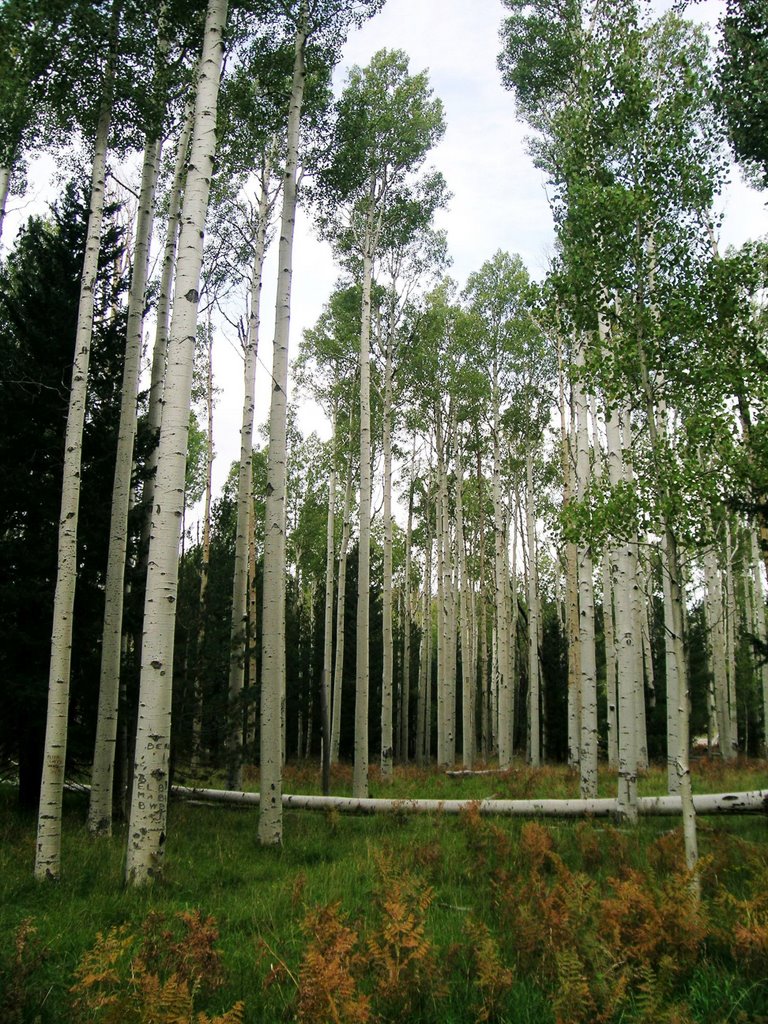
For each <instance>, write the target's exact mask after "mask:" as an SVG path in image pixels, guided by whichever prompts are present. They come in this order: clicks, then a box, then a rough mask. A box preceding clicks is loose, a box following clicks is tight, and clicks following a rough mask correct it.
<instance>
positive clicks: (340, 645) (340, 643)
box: [331, 455, 352, 764]
mask: <svg viewBox="0 0 768 1024" xmlns="http://www.w3.org/2000/svg"><path fill="white" fill-rule="evenodd" d="M351 506H352V458H351V455H350V456H349V457H348V459H347V483H346V487H345V488H344V511H343V513H342V526H341V546H340V548H339V586H338V593H337V595H336V657H335V660H334V667H333V712H332V723H331V764H336V763H337V762H338V760H339V736H340V734H341V695H342V689H343V684H344V638H345V628H344V618H345V616H344V611H345V602H346V597H347V551H348V550H349V534H350V522H349V518H350V511H351Z"/></svg>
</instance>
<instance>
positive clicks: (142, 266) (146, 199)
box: [88, 47, 164, 835]
mask: <svg viewBox="0 0 768 1024" xmlns="http://www.w3.org/2000/svg"><path fill="white" fill-rule="evenodd" d="M160 52H161V53H164V48H163V47H160ZM160 151H161V142H160V140H159V138H153V137H149V136H148V137H147V142H146V145H145V147H144V161H143V167H142V176H141V190H140V193H139V209H138V214H137V222H136V243H135V248H134V257H133V273H132V275H131V288H130V292H129V296H128V329H127V334H126V345H125V362H124V365H123V386H122V398H121V404H120V428H119V433H118V440H117V453H116V455H115V476H114V484H113V488H112V517H111V522H110V539H109V554H108V556H107V578H106V584H105V595H104V635H103V640H102V647H101V674H100V679H99V707H98V713H97V719H96V740H95V744H94V755H93V767H92V770H91V797H90V801H89V805H88V830H89V831H90V832H91V833H92V834H94V835H96V834H100V835H111V832H112V782H113V777H114V766H115V743H116V740H117V712H118V697H119V692H120V662H121V653H122V643H121V640H122V632H123V593H124V587H125V559H126V549H127V543H128V508H129V504H130V500H131V472H132V468H133V447H134V439H135V436H136V402H137V396H138V386H139V361H140V357H141V345H142V341H143V337H142V334H143V332H142V328H143V323H144V305H145V301H146V296H145V293H146V288H147V276H148V271H149V248H150V239H151V235H152V222H153V216H154V201H155V187H156V185H157V175H158V167H159V162H160Z"/></svg>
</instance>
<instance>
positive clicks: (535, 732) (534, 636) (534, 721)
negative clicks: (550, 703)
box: [525, 449, 541, 768]
mask: <svg viewBox="0 0 768 1024" xmlns="http://www.w3.org/2000/svg"><path fill="white" fill-rule="evenodd" d="M525 482H526V489H527V492H528V494H527V498H528V500H527V501H526V503H525V521H526V534H527V539H528V685H529V689H528V699H529V707H530V713H529V726H530V735H531V764H532V765H533V766H534V768H538V767H539V766H540V764H541V712H540V708H541V692H540V690H541V688H540V674H539V580H538V573H537V571H536V505H535V497H534V491H533V453H532V452H531V451H530V449H529V450H528V451H527V452H526V455H525Z"/></svg>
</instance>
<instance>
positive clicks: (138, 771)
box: [125, 0, 227, 885]
mask: <svg viewBox="0 0 768 1024" xmlns="http://www.w3.org/2000/svg"><path fill="white" fill-rule="evenodd" d="M226 18H227V0H209V4H208V11H207V16H206V24H205V36H204V42H203V51H202V55H201V58H200V65H199V73H198V85H197V96H196V100H195V119H194V128H193V132H192V144H191V151H190V167H189V171H188V174H187V187H186V190H185V195H184V208H183V212H182V217H181V220H182V226H181V236H180V239H179V258H178V264H177V270H176V301H175V302H174V306H173V318H172V321H171V330H170V337H169V344H168V375H167V379H166V383H165V388H164V395H163V417H162V426H161V430H160V442H159V447H158V459H157V479H156V482H155V501H154V507H153V514H152V528H151V534H150V542H149V556H148V571H147V590H146V596H145V602H144V639H143V644H142V659H141V680H140V688H139V717H138V725H137V732H136V755H135V767H134V776H133V792H132V797H131V812H130V820H129V825H128V849H127V855H126V869H125V870H126V878H127V880H128V881H129V882H130V883H132V884H133V885H142V884H146V883H147V882H150V881H151V880H152V879H153V878H154V877H155V876H157V875H158V874H161V873H162V861H163V852H164V849H165V838H166V817H167V807H168V768H169V755H170V738H171V736H170V732H171V684H172V679H173V643H174V625H175V618H176V595H177V589H178V568H179V566H178V557H179V528H180V524H181V520H182V515H183V508H184V478H185V468H186V456H187V438H188V433H189V406H190V397H191V390H192V362H193V356H194V343H195V331H196V325H197V308H198V300H199V291H198V289H199V286H200V268H201V264H202V257H203V229H204V225H205V218H206V213H207V210H208V194H209V189H210V181H211V175H212V172H213V160H214V155H215V151H216V113H217V101H218V92H219V78H220V74H221V63H222V57H223V38H222V37H223V32H224V28H225V25H226Z"/></svg>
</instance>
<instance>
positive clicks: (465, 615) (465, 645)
mask: <svg viewBox="0 0 768 1024" xmlns="http://www.w3.org/2000/svg"><path fill="white" fill-rule="evenodd" d="M463 490H464V466H463V463H462V458H461V439H460V438H459V437H457V438H456V499H455V504H456V551H457V554H458V574H459V600H460V614H459V619H460V623H461V735H462V750H461V754H462V762H463V764H464V767H465V768H467V769H471V768H472V766H473V765H474V761H475V662H474V657H473V645H472V623H471V611H470V609H471V606H472V597H471V594H470V587H469V573H468V570H467V556H466V548H465V539H464V501H463Z"/></svg>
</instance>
